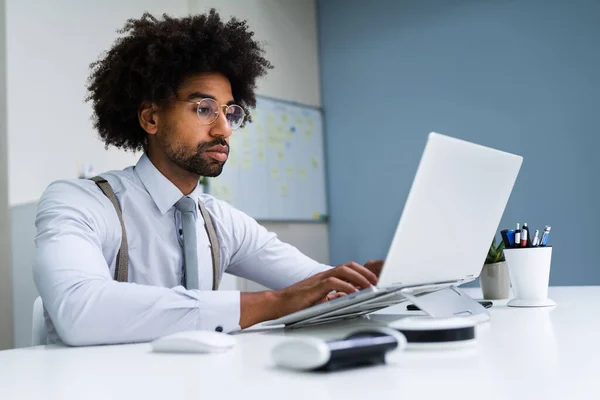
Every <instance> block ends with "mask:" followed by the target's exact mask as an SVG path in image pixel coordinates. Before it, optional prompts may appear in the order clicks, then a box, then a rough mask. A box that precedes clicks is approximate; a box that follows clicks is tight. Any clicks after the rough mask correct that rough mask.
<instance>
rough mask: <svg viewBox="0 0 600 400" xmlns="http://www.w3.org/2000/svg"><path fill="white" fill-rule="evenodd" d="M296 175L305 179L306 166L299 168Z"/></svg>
mask: <svg viewBox="0 0 600 400" xmlns="http://www.w3.org/2000/svg"><path fill="white" fill-rule="evenodd" d="M298 176H299V177H300V179H306V168H304V167H303V168H300V170H299V171H298Z"/></svg>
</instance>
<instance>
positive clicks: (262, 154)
mask: <svg viewBox="0 0 600 400" xmlns="http://www.w3.org/2000/svg"><path fill="white" fill-rule="evenodd" d="M265 158H266V157H265V152H264V151H262V150H259V151H258V161H260V162H265Z"/></svg>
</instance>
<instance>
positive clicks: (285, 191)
mask: <svg viewBox="0 0 600 400" xmlns="http://www.w3.org/2000/svg"><path fill="white" fill-rule="evenodd" d="M279 193H281V195H282V196H287V194H288V186H287V185H286V184H285V183H284V184H283V185H281V186H280V187H279Z"/></svg>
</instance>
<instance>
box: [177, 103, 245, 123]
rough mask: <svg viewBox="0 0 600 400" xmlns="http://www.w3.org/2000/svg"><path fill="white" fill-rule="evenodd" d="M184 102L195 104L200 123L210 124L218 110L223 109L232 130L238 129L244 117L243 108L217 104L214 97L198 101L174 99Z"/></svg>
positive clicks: (234, 105) (216, 115)
mask: <svg viewBox="0 0 600 400" xmlns="http://www.w3.org/2000/svg"><path fill="white" fill-rule="evenodd" d="M175 101H180V102H184V103H191V104H196V106H197V109H196V115H198V119H199V120H200V123H201V124H202V125H210V124H212V123H213V122H215V121H216V120H217V118H218V117H219V112H220V111H221V110H225V111H224V112H225V118H226V119H227V122H228V123H229V126H230V127H231V129H232V130H236V129H238V128H239V127H240V126H242V124H243V123H244V120H245V119H246V113H245V112H244V109H243V108H242V107H240V106H238V105H237V104H230V105H226V104H223V105H219V103H217V102H216V101H215V100H214V99H210V98H205V99H202V100H200V101H190V100H175Z"/></svg>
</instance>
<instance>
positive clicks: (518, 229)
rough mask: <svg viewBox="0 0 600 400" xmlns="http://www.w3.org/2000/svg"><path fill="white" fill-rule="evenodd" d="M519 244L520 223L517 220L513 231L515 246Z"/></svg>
mask: <svg viewBox="0 0 600 400" xmlns="http://www.w3.org/2000/svg"><path fill="white" fill-rule="evenodd" d="M519 246H521V225H519V223H518V222H517V230H516V231H515V247H519Z"/></svg>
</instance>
